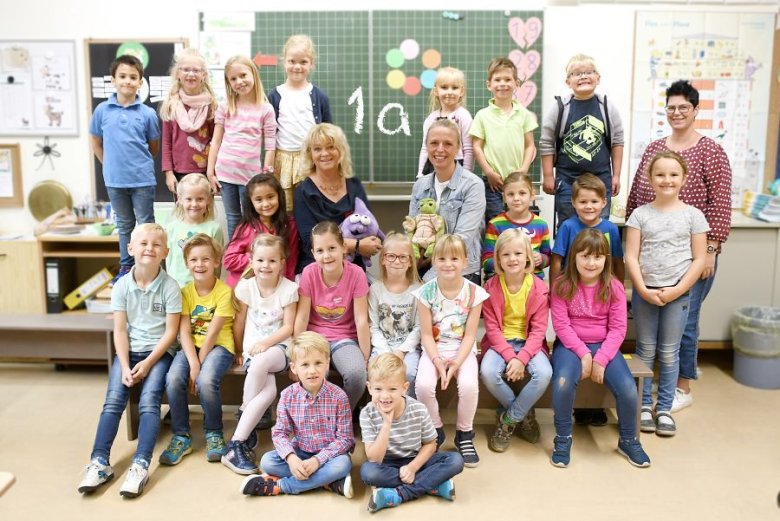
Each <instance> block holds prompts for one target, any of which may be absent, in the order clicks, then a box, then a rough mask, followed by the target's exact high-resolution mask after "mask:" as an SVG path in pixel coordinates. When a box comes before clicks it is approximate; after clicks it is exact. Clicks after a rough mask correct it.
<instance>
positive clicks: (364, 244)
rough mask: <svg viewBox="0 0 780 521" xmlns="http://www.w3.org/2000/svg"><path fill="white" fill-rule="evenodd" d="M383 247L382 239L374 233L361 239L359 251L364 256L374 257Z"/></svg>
mask: <svg viewBox="0 0 780 521" xmlns="http://www.w3.org/2000/svg"><path fill="white" fill-rule="evenodd" d="M381 249H382V240H381V239H380V238H379V237H377V236H375V235H372V236H370V237H366V238H364V239H360V248H359V250H360V251H358V252H357V253H359V254H360V255H362V256H364V257H373V256H374V255H376V254H377V252H379V250H381Z"/></svg>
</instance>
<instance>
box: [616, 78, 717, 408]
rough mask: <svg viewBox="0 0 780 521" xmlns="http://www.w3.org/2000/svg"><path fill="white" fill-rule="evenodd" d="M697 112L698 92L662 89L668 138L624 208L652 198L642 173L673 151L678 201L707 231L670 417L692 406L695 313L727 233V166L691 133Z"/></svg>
mask: <svg viewBox="0 0 780 521" xmlns="http://www.w3.org/2000/svg"><path fill="white" fill-rule="evenodd" d="M702 108H711V107H702ZM699 110H700V107H699V91H697V90H696V89H695V88H694V87H693V86H692V85H691V84H690V83H689V82H688V81H685V80H680V81H676V82H674V83H672V85H671V86H670V87H669V88H668V89H666V119H667V121H668V122H669V125H670V126H671V127H672V134H671V135H670V136H667V137H665V138H661V139H657V140H655V141H653V142H652V143H650V145H648V147H647V149H646V150H645V152H644V155H643V156H642V161H641V162H640V163H639V168H638V169H637V172H636V175H635V176H634V181H633V184H632V185H631V192H630V193H629V195H628V204H627V206H626V219H628V217H629V216H630V215H631V212H633V211H634V210H635V209H636V208H637V207H639V206H642V205H644V204H648V203H650V202H652V201H653V200H654V199H655V192H654V191H653V189H652V187H651V186H650V183H649V181H648V176H647V175H646V174H645V171H646V169H647V166H648V165H649V164H650V162H651V161H652V159H653V158H654V157H655V156H656V154H658V153H660V152H669V151H672V152H676V153H678V154H680V155H681V156H682V157H683V159H685V162H686V164H687V166H688V177H687V179H686V180H685V186H684V187H683V189H682V191H681V192H680V199H681V200H682V201H683V202H684V203H686V204H689V205H691V206H695V207H696V208H698V209H699V210H701V211H702V212H703V213H704V216H705V217H706V219H707V223H708V224H709V227H710V231H709V232H708V233H707V255H706V261H705V268H704V272H703V273H702V275H701V278H700V279H699V281H698V282H697V283H696V284H694V286H693V287H692V288H691V289H690V306H689V308H688V321H687V323H686V326H685V331H684V333H683V337H682V341H681V342H680V376H679V379H678V381H677V389H676V391H675V394H674V402H673V403H672V412H676V411H679V410H680V409H684V408H685V407H688V406H689V405H691V404H692V403H693V395H692V394H691V380H696V378H697V373H696V358H697V353H698V340H699V312H700V311H701V305H702V302H704V299H705V298H706V297H707V294H708V293H709V292H710V288H712V283H713V280H714V278H715V272H716V270H717V260H718V254H719V253H720V251H721V244H722V243H724V242H726V239H728V236H729V231H730V230H731V166H730V165H729V159H728V157H727V156H726V152H725V151H724V150H723V148H722V147H721V146H720V145H718V144H717V143H716V142H715V141H714V140H713V139H711V138H709V137H706V136H703V135H702V134H700V133H699V132H697V131H696V129H695V128H694V123H695V120H696V116H698V114H699Z"/></svg>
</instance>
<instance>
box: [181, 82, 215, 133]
mask: <svg viewBox="0 0 780 521" xmlns="http://www.w3.org/2000/svg"><path fill="white" fill-rule="evenodd" d="M185 105H187V106H188V107H190V108H189V109H186V108H185V107H184V106H185ZM210 105H211V96H209V94H208V93H207V92H204V93H201V94H196V95H194V96H190V95H189V94H187V93H186V92H184V90H183V89H182V90H179V103H176V106H175V108H174V113H173V116H174V119H175V120H176V123H178V125H179V127H180V128H181V129H182V130H183V131H184V132H187V133H190V132H195V131H197V130H199V129H200V128H201V127H202V126H203V124H204V123H205V122H206V116H208V114H209V106H210Z"/></svg>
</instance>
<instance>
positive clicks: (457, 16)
mask: <svg viewBox="0 0 780 521" xmlns="http://www.w3.org/2000/svg"><path fill="white" fill-rule="evenodd" d="M441 16H442V18H444V19H445V20H453V21H455V22H459V21H461V20H463V19H464V18H465V16H464V15H462V14H461V13H456V12H454V11H444V12H443V13H442V14H441Z"/></svg>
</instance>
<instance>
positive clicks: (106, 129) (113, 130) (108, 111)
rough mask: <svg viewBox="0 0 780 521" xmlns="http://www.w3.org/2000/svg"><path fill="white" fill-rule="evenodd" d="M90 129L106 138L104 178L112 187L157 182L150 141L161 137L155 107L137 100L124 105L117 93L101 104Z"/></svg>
mask: <svg viewBox="0 0 780 521" xmlns="http://www.w3.org/2000/svg"><path fill="white" fill-rule="evenodd" d="M89 133H90V134H92V135H93V136H97V137H99V138H101V139H102V140H103V180H104V182H105V183H106V186H110V187H112V188H136V187H139V186H155V185H156V184H157V181H156V179H155V177H154V159H153V158H152V154H151V152H149V144H148V143H149V141H156V140H159V139H160V129H159V127H158V125H157V114H156V113H155V112H154V109H152V108H151V107H148V106H146V105H144V104H143V103H141V100H140V99H139V97H138V96H136V97H135V101H134V102H133V103H131V104H130V105H128V106H127V107H123V106H122V105H120V104H119V103H118V102H117V99H116V94H112V95H111V97H110V98H109V99H108V100H106V101H104V102H103V103H101V104H100V105H98V106H97V108H96V109H95V112H94V113H93V114H92V121H91V122H90V124H89Z"/></svg>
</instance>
